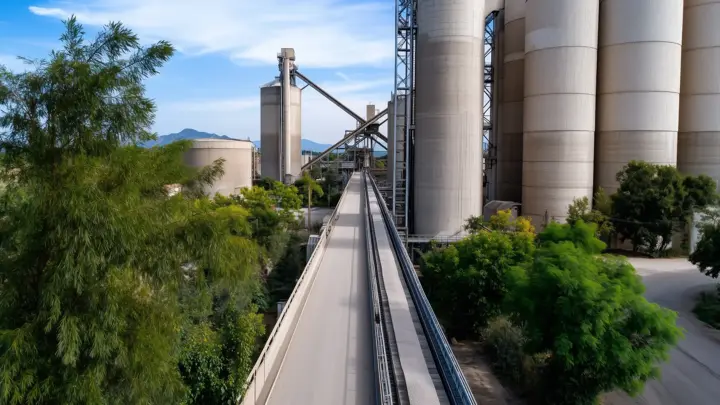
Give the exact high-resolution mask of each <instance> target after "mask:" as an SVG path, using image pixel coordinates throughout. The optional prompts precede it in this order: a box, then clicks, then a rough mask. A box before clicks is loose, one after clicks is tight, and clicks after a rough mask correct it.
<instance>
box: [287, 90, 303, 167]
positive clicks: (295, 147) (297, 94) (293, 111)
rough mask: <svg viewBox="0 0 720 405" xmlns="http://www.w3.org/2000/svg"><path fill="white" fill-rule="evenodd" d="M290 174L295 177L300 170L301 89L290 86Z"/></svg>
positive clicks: (301, 164)
mask: <svg viewBox="0 0 720 405" xmlns="http://www.w3.org/2000/svg"><path fill="white" fill-rule="evenodd" d="M288 119H289V122H288V125H289V126H290V169H291V172H290V174H292V175H293V177H295V178H297V177H299V176H300V171H301V170H302V166H303V163H302V90H300V88H298V87H296V86H291V87H290V114H288Z"/></svg>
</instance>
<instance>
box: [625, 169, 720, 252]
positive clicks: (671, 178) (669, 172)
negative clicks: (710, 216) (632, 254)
mask: <svg viewBox="0 0 720 405" xmlns="http://www.w3.org/2000/svg"><path fill="white" fill-rule="evenodd" d="M617 180H618V183H619V184H620V186H619V188H618V190H617V193H616V194H614V195H613V196H612V200H613V217H614V222H615V229H616V230H617V231H618V233H619V234H620V236H621V239H622V240H630V241H631V242H632V244H633V248H634V249H635V250H643V251H646V252H648V253H651V254H656V253H657V252H660V251H663V250H665V249H666V247H667V246H668V244H669V243H670V241H671V236H672V233H673V231H676V230H681V229H682V228H683V227H684V226H685V224H686V223H687V221H688V218H689V217H690V215H691V214H692V212H693V210H696V209H701V208H703V207H705V206H707V205H708V204H710V203H712V202H713V201H714V200H715V198H716V193H715V187H716V185H715V182H714V181H713V180H712V179H711V178H710V177H708V176H704V175H700V176H696V177H695V176H683V175H682V174H680V172H679V171H678V170H677V168H675V167H673V166H661V165H653V164H650V163H646V162H635V161H633V162H630V163H629V164H628V165H627V166H625V167H624V168H623V170H622V171H620V172H619V173H618V175H617Z"/></svg>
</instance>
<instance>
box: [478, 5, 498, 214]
mask: <svg viewBox="0 0 720 405" xmlns="http://www.w3.org/2000/svg"><path fill="white" fill-rule="evenodd" d="M498 14H499V13H498V12H497V11H493V12H492V13H490V14H488V16H487V17H486V18H485V37H484V44H485V53H484V58H485V59H484V60H485V69H484V70H483V72H484V76H485V77H484V82H483V83H484V85H483V142H482V144H483V166H482V168H483V173H482V176H483V194H484V197H485V200H486V201H487V200H488V197H491V196H492V193H490V190H489V184H490V179H489V177H490V176H492V175H493V174H494V171H495V166H496V163H497V146H496V142H497V141H496V138H495V136H496V135H497V134H495V133H494V132H493V131H495V130H497V126H498V125H494V124H497V122H496V121H497V119H498V115H497V112H498V107H499V106H496V105H495V103H494V102H493V101H494V100H493V99H494V98H495V97H493V96H497V94H498V91H500V90H501V89H498V88H496V87H497V86H494V85H493V83H499V80H497V79H498V78H496V77H495V75H496V73H497V72H499V69H496V66H495V65H496V64H500V63H502V60H501V59H500V57H499V56H500V55H496V52H495V45H496V43H495V41H496V39H497V37H496V35H495V34H496V30H497V29H498V27H496V25H497V24H498V23H500V24H502V22H501V21H499V18H498ZM489 174H490V175H489ZM493 185H494V181H493ZM483 205H484V204H483Z"/></svg>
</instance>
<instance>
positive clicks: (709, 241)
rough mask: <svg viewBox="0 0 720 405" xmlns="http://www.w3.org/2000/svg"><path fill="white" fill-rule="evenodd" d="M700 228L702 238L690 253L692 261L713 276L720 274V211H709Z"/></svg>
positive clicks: (702, 270)
mask: <svg viewBox="0 0 720 405" xmlns="http://www.w3.org/2000/svg"><path fill="white" fill-rule="evenodd" d="M699 228H700V240H699V241H698V243H697V246H695V251H694V252H693V253H691V254H690V262H692V264H694V265H696V266H697V267H698V268H699V269H700V271H701V272H703V273H705V274H706V275H708V276H710V277H712V278H718V275H720V212H719V211H717V210H715V211H709V210H708V211H707V213H706V214H705V215H704V216H703V219H702V221H701V223H700V224H699Z"/></svg>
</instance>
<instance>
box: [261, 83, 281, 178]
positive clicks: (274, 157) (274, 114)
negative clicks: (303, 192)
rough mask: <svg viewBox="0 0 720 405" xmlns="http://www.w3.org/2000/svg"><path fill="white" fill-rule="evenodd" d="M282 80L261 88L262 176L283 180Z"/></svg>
mask: <svg viewBox="0 0 720 405" xmlns="http://www.w3.org/2000/svg"><path fill="white" fill-rule="evenodd" d="M280 109H281V106H280V82H279V81H278V80H275V81H273V82H270V83H268V84H266V85H265V86H263V87H261V88H260V153H261V155H260V167H262V176H263V177H270V178H271V179H273V180H277V181H281V180H282V178H283V176H282V173H280V165H281V162H280V151H281V145H280Z"/></svg>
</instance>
